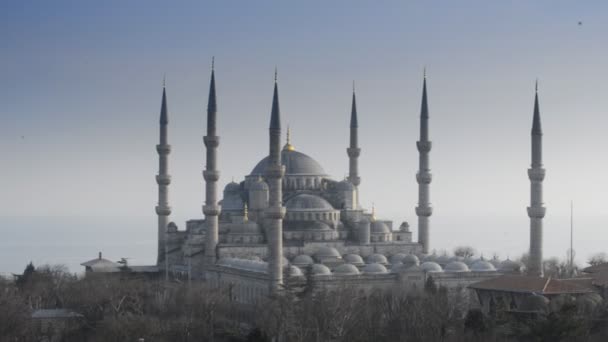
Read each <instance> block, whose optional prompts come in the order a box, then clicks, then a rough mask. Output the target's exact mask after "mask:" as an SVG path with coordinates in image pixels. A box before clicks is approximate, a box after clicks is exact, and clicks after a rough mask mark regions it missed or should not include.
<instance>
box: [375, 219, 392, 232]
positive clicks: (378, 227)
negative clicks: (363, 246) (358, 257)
mask: <svg viewBox="0 0 608 342" xmlns="http://www.w3.org/2000/svg"><path fill="white" fill-rule="evenodd" d="M370 231H371V232H372V234H388V233H390V232H391V230H390V229H389V228H388V226H387V225H386V223H384V222H382V221H374V222H372V223H371V225H370Z"/></svg>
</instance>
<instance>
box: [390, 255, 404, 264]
mask: <svg viewBox="0 0 608 342" xmlns="http://www.w3.org/2000/svg"><path fill="white" fill-rule="evenodd" d="M405 258H407V254H405V253H397V254H393V255H392V256H391V264H396V263H400V262H403V259H405Z"/></svg>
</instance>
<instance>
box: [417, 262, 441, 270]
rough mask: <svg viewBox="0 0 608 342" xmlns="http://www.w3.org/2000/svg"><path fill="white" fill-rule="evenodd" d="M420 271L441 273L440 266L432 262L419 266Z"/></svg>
mask: <svg viewBox="0 0 608 342" xmlns="http://www.w3.org/2000/svg"><path fill="white" fill-rule="evenodd" d="M420 269H421V270H423V271H425V272H443V269H442V268H441V266H439V264H438V263H436V262H434V261H425V262H423V263H422V264H420Z"/></svg>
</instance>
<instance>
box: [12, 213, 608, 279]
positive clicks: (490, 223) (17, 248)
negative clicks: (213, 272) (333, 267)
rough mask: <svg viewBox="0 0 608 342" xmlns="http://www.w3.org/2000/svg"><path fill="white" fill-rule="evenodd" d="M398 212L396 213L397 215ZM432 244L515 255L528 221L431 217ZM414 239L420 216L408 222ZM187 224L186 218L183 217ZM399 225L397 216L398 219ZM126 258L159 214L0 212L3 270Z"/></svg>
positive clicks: (565, 221)
mask: <svg viewBox="0 0 608 342" xmlns="http://www.w3.org/2000/svg"><path fill="white" fill-rule="evenodd" d="M395 216H396V215H395ZM431 222H432V226H431V228H432V230H431V245H432V248H433V249H437V251H438V253H439V254H441V253H443V251H444V250H447V251H452V250H453V248H454V247H456V246H460V245H470V246H473V247H475V248H476V249H477V250H478V251H479V252H480V253H483V255H484V257H487V258H489V257H492V255H493V254H494V253H496V254H498V255H499V256H500V257H501V258H503V259H504V258H506V257H510V258H516V257H518V256H520V255H521V254H522V253H523V252H525V251H526V250H527V248H528V239H529V232H528V226H529V221H528V218H527V217H526V216H525V215H522V217H474V218H471V217H469V218H444V217H440V216H437V217H433V218H432V219H431ZM603 222H606V220H605V219H602V218H593V219H590V218H579V219H577V223H576V226H575V238H574V249H575V251H577V255H576V261H577V262H578V263H579V264H581V265H584V264H585V261H586V260H587V258H588V257H589V256H590V255H592V254H594V253H597V252H608V244H606V241H608V233H605V232H604V231H603V229H602V226H603ZM410 225H411V227H412V231H413V232H414V240H416V234H415V232H416V228H415V227H416V222H415V221H413V222H410ZM179 226H180V227H183V226H184V223H183V222H180V223H179ZM395 226H396V227H398V226H399V222H395ZM544 231H545V234H544V254H545V257H551V256H557V257H559V258H564V257H565V256H566V253H567V250H568V248H569V244H570V241H569V239H570V225H569V218H567V217H565V218H547V220H545V228H544ZM98 252H103V256H104V257H105V258H107V259H110V260H115V261H117V260H120V259H121V258H128V262H129V263H130V264H132V265H150V264H153V263H155V262H156V217H154V216H151V217H146V218H125V217H119V218H107V217H105V218H102V217H0V274H3V275H10V274H11V273H21V272H22V271H23V269H24V267H25V266H26V264H27V263H29V262H30V261H32V262H33V263H34V265H36V266H38V265H43V264H62V265H65V266H67V267H68V268H69V270H70V271H71V272H79V273H80V272H82V271H83V267H82V266H80V263H82V262H85V261H87V260H90V259H93V258H95V257H97V253H98Z"/></svg>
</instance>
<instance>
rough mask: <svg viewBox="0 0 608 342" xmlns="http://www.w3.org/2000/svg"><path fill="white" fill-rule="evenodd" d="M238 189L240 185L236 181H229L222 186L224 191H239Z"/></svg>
mask: <svg viewBox="0 0 608 342" xmlns="http://www.w3.org/2000/svg"><path fill="white" fill-rule="evenodd" d="M240 190H241V186H240V185H239V183H236V182H230V183H228V184H226V187H224V191H225V192H239V191H240Z"/></svg>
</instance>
